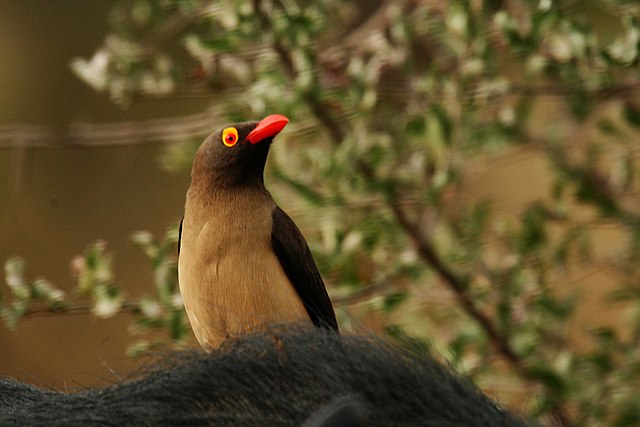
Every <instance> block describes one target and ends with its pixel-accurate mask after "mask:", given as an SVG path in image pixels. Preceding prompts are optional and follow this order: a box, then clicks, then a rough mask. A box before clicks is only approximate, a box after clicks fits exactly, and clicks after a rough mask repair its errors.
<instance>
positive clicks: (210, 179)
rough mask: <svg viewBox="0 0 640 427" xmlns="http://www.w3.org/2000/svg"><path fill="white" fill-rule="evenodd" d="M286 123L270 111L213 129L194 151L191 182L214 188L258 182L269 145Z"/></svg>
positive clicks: (251, 184) (286, 121)
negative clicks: (248, 120)
mask: <svg viewBox="0 0 640 427" xmlns="http://www.w3.org/2000/svg"><path fill="white" fill-rule="evenodd" d="M288 122H289V119H287V118H286V117H285V116H283V115H281V114H272V115H270V116H267V117H265V118H264V119H262V120H260V121H259V122H244V123H236V124H232V125H227V126H225V127H223V128H221V129H218V130H216V131H215V132H213V133H212V134H211V135H209V136H208V137H207V139H205V141H204V142H203V143H202V145H201V146H200V148H199V149H198V152H197V153H196V157H195V159H194V161H193V169H192V171H191V176H192V178H191V179H192V183H193V184H195V183H197V184H202V185H205V186H206V187H209V188H215V189H228V188H235V187H239V186H253V185H262V183H263V174H264V166H265V163H266V161H267V155H268V154H269V146H270V145H271V142H272V141H273V138H274V137H275V136H276V135H277V134H278V133H280V131H281V130H282V129H283V128H284V127H285V126H286V125H287V123H288Z"/></svg>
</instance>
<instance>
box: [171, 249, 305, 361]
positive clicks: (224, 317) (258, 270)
mask: <svg viewBox="0 0 640 427" xmlns="http://www.w3.org/2000/svg"><path fill="white" fill-rule="evenodd" d="M198 240H200V239H198ZM194 243H195V244H196V245H197V244H198V242H194ZM199 243H201V244H206V245H207V246H208V250H207V251H202V250H198V249H201V248H196V247H192V249H195V250H193V251H191V250H190V248H189V246H191V245H189V244H187V242H183V246H182V249H181V253H180V260H179V279H180V291H181V293H182V298H183V300H184V305H185V308H186V311H187V314H188V316H189V321H190V322H191V326H192V328H193V331H194V333H195V335H196V338H197V339H198V341H199V342H200V344H201V345H202V346H203V347H205V348H213V347H217V346H218V345H219V344H220V343H221V342H222V341H223V340H224V339H226V338H227V337H230V336H238V335H241V334H243V333H247V332H251V331H254V330H259V329H261V328H263V327H264V326H266V325H268V324H271V323H285V322H292V321H306V322H310V319H309V317H308V315H307V313H306V310H305V309H304V306H303V305H302V302H301V301H300V298H299V297H298V295H297V293H296V291H295V289H294V288H293V285H292V284H291V283H290V282H289V279H288V278H287V276H286V274H285V272H284V270H283V269H282V267H281V266H280V262H279V261H278V259H277V257H276V256H275V254H274V253H273V250H272V249H271V243H270V241H265V239H247V238H242V237H238V238H236V239H231V240H227V241H225V242H218V244H217V245H216V244H213V245H212V240H211V239H205V240H204V241H202V242H199ZM194 246H195V245H194ZM202 254H207V255H206V256H203V255H202Z"/></svg>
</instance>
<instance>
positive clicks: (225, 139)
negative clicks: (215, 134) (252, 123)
mask: <svg viewBox="0 0 640 427" xmlns="http://www.w3.org/2000/svg"><path fill="white" fill-rule="evenodd" d="M236 142H238V130H237V129H236V128H225V129H224V130H223V131H222V143H223V144H224V145H226V146H227V147H233V146H234V145H236Z"/></svg>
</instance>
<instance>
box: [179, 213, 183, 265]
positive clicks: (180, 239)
mask: <svg viewBox="0 0 640 427" xmlns="http://www.w3.org/2000/svg"><path fill="white" fill-rule="evenodd" d="M183 222H184V217H182V219H181V220H180V228H178V256H180V243H181V242H182V223H183Z"/></svg>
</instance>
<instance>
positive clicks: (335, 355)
mask: <svg viewBox="0 0 640 427" xmlns="http://www.w3.org/2000/svg"><path fill="white" fill-rule="evenodd" d="M141 375H142V376H141V377H140V378H139V379H136V380H131V381H129V382H124V383H118V384H114V385H112V386H109V387H106V388H100V389H92V390H85V391H79V392H76V393H73V394H65V393H61V392H57V391H45V390H42V389H39V388H36V387H33V386H30V385H26V384H23V383H20V382H17V381H15V380H11V379H6V378H4V379H2V378H0V425H1V426H17V425H20V426H23V425H43V426H44V425H47V426H55V425H58V426H75V425H92V426H99V425H102V426H121V425H154V426H155V425H214V426H294V425H295V426H300V425H304V426H306V427H312V426H313V427H315V426H340V425H345V426H347V425H348V426H445V427H446V426H524V425H526V424H525V422H524V421H522V420H521V419H520V418H518V417H516V416H514V415H512V414H510V413H508V412H506V411H505V410H503V409H501V408H500V407H499V406H498V405H497V404H496V403H495V402H493V401H492V400H490V399H489V398H488V397H486V396H485V395H483V394H482V393H481V392H480V391H478V390H477V389H476V388H475V387H474V386H473V385H472V384H471V383H469V382H468V381H466V380H464V379H462V378H460V377H459V376H457V375H455V374H453V373H452V372H451V371H450V370H448V369H446V368H444V367H443V366H441V365H440V364H439V363H437V362H435V361H434V360H433V359H432V358H431V357H429V356H428V355H426V354H422V355H416V354H409V353H407V352H405V351H402V350H399V349H397V348H395V347H392V346H390V345H389V344H385V343H383V342H381V341H380V340H378V339H373V338H370V337H357V336H339V335H338V334H335V333H330V332H327V331H323V330H320V329H312V330H309V328H304V329H291V328H289V329H274V330H272V331H271V332H264V333H259V334H255V335H250V336H246V337H244V338H241V339H237V340H233V341H228V342H227V343H225V345H223V346H222V348H220V349H218V350H214V351H213V352H211V353H204V352H196V351H194V352H180V353H178V354H172V355H169V356H165V357H163V358H162V359H161V361H160V362H159V363H157V364H156V365H154V366H153V367H151V368H149V369H148V370H147V371H146V372H143V373H142V374H141Z"/></svg>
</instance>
